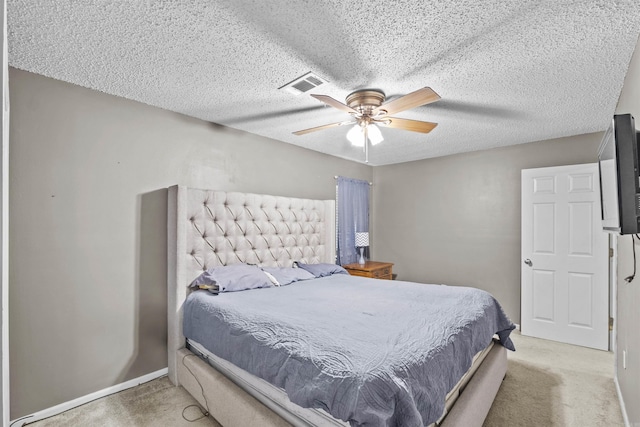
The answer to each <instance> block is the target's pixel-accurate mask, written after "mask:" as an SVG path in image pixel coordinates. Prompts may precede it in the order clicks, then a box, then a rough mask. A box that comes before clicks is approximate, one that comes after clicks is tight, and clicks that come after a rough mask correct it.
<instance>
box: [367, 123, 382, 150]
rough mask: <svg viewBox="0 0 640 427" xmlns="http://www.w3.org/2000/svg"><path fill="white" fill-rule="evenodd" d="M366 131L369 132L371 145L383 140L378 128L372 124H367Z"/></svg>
mask: <svg viewBox="0 0 640 427" xmlns="http://www.w3.org/2000/svg"><path fill="white" fill-rule="evenodd" d="M367 133H368V134H369V141H371V145H377V144H380V143H381V142H382V141H384V138H383V137H382V132H380V128H379V127H378V126H376V125H374V124H370V125H369V126H367Z"/></svg>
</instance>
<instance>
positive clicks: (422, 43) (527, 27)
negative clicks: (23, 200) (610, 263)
mask: <svg viewBox="0 0 640 427" xmlns="http://www.w3.org/2000/svg"><path fill="white" fill-rule="evenodd" d="M7 3H8V26H9V29H8V31H9V63H10V65H11V66H13V67H16V68H20V69H23V70H27V71H31V72H34V73H38V74H42V75H45V76H49V77H53V78H56V79H60V80H64V81H67V82H71V83H75V84H78V85H81V86H85V87H88V88H92V89H96V90H99V91H103V92H106V93H109V94H113V95H118V96H122V97H125V98H128V99H133V100H137V101H141V102H144V103H146V104H150V105H154V106H158V107H161V108H165V109H167V110H172V111H177V112H180V113H184V114H187V115H190V116H194V117H198V118H201V119H204V120H207V121H211V122H215V123H219V124H223V125H227V126H230V127H234V128H237V129H241V130H244V131H248V132H252V133H255V134H258V135H263V136H266V137H269V138H273V139H277V140H280V141H284V142H287V143H291V144H295V145H299V146H302V147H305V148H309V149H312V150H316V151H320V152H324V153H327V154H331V155H334V156H338V157H342V158H347V159H352V160H356V161H359V162H363V161H364V154H363V152H362V149H358V148H355V147H351V146H350V145H349V143H348V141H347V140H346V139H345V134H346V132H347V129H345V128H344V127H342V128H340V127H338V128H333V129H329V130H324V131H320V132H316V133H311V134H307V135H303V136H295V135H292V132H293V131H296V130H300V129H304V128H309V127H314V126H319V125H323V124H326V123H332V122H338V121H342V120H347V119H348V118H349V116H348V115H347V114H345V113H342V112H340V111H338V110H335V109H332V108H330V107H323V106H322V105H323V104H321V103H320V102H319V101H317V100H315V99H314V98H312V97H310V96H309V94H308V93H307V94H302V95H299V96H294V95H292V94H290V93H288V92H286V91H283V90H278V88H279V87H281V86H283V85H284V84H286V83H288V82H290V81H291V80H293V79H294V78H296V77H298V76H300V75H302V74H304V73H306V72H308V71H313V72H314V73H316V74H318V75H319V76H321V77H323V78H325V79H327V80H328V81H329V83H328V84H326V85H323V86H320V87H319V88H317V89H316V90H314V91H312V92H310V93H321V94H326V95H329V96H332V97H334V98H336V99H338V100H340V101H342V102H344V98H345V97H346V95H348V94H349V93H351V92H352V91H354V90H356V89H361V88H378V89H381V90H383V91H384V92H385V93H386V94H387V98H388V99H391V98H392V97H397V96H400V95H404V94H407V93H409V92H412V91H414V90H416V89H419V88H421V87H424V86H429V87H431V88H433V89H434V90H435V91H436V92H437V93H438V94H440V96H441V97H442V99H441V100H440V101H438V102H436V103H433V104H430V105H426V106H423V107H418V108H415V109H413V110H408V111H405V112H402V113H398V114H397V116H398V117H402V118H409V119H416V120H425V121H431V122H437V123H439V125H438V127H437V128H436V129H435V130H433V131H432V132H431V133H430V134H426V135H425V134H420V133H414V132H408V131H403V130H398V129H388V128H384V129H382V133H383V135H384V137H385V141H384V142H383V143H381V144H380V145H377V146H375V147H373V148H372V150H371V152H370V163H371V164H372V165H383V164H391V163H399V162H405V161H410V160H417V159H423V158H429V157H436V156H442V155H447V154H452V153H458V152H465V151H472V150H481V149H487V148H493V147H499V146H505V145H512V144H519V143H524V142H531V141H538V140H544V139H550V138H556V137H561V136H568V135H576V134H582V133H589V132H595V131H601V130H604V129H605V128H606V127H607V126H608V124H609V121H610V119H611V116H612V115H613V112H614V109H615V105H616V103H617V100H618V96H619V94H620V89H621V87H622V83H623V80H624V76H625V73H626V70H627V67H628V65H629V61H630V58H631V54H632V53H633V49H634V47H635V44H636V41H637V39H638V34H639V32H640V7H639V6H640V5H638V4H637V1H632V0H629V1H623V0H619V1H614V0H598V1H591V0H582V1H561V0H552V1H527V0H522V1H511V2H505V1H503V0H489V1H477V0H448V1H419V0H415V1H380V2H350V1H338V0H325V1H320V0H311V1H308V0H305V1H285V0H274V1H239V0H228V1H225V0H190V1H187V0H183V1H169V0H166V1H160V0H133V1H125V0H110V1H108V0H92V1H89V0H82V1H80V0H76V1H72V0H65V1H61V0H48V1H44V0H39V1H37V2H34V1H33V0H8V2H7Z"/></svg>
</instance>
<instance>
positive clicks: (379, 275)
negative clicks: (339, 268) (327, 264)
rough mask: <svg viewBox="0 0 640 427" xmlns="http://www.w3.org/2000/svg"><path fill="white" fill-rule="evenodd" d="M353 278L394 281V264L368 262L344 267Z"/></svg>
mask: <svg viewBox="0 0 640 427" xmlns="http://www.w3.org/2000/svg"><path fill="white" fill-rule="evenodd" d="M343 267H344V269H345V270H347V272H348V273H349V274H351V275H352V276H360V277H371V278H374V279H384V280H392V279H393V264H392V263H390V262H377V261H367V262H365V263H364V264H357V263H354V264H347V265H343Z"/></svg>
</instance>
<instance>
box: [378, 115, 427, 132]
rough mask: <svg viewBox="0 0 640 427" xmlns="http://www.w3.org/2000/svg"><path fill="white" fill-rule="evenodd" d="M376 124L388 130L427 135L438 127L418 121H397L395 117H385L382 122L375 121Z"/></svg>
mask: <svg viewBox="0 0 640 427" xmlns="http://www.w3.org/2000/svg"><path fill="white" fill-rule="evenodd" d="M375 122H376V124H379V125H381V126H386V127H388V128H395V129H404V130H410V131H412V132H420V133H429V132H431V131H432V130H433V128H435V127H436V126H438V124H437V123H431V122H421V121H419V120H409V119H399V118H397V117H385V118H384V120H376V121H375Z"/></svg>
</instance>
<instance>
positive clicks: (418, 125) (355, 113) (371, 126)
mask: <svg viewBox="0 0 640 427" xmlns="http://www.w3.org/2000/svg"><path fill="white" fill-rule="evenodd" d="M311 96H313V97H314V98H316V99H317V100H319V101H321V102H323V103H325V104H326V105H329V106H330V107H333V108H336V109H338V110H340V111H343V112H345V113H348V114H350V115H351V117H352V118H353V120H351V121H345V122H338V123H330V124H327V125H322V126H317V127H314V128H309V129H303V130H299V131H296V132H293V133H294V135H304V134H307V133H311V132H315V131H319V130H323V129H329V128H332V127H336V126H343V125H346V124H355V126H354V127H353V128H351V129H350V130H349V132H347V139H348V140H349V141H350V142H351V143H352V144H353V145H354V146H356V147H364V152H365V162H366V163H369V144H371V145H377V144H379V143H380V142H382V141H383V140H384V138H383V137H382V133H381V132H380V129H379V128H378V126H376V125H380V126H386V127H390V128H395V129H403V130H408V131H412V132H420V133H429V132H431V131H432V130H433V128H435V127H436V126H437V125H438V124H437V123H431V122H423V121H419V120H410V119H400V118H397V117H389V115H390V114H395V113H399V112H401V111H405V110H408V109H410V108H415V107H419V106H421V105H426V104H430V103H432V102H435V101H437V100H439V99H440V96H439V95H438V94H437V93H436V92H435V91H434V90H433V89H431V88H429V87H424V88H422V89H418V90H416V91H415V92H411V93H410V94H408V95H405V96H402V97H400V98H397V99H394V100H393V101H390V102H388V103H386V104H385V103H384V101H385V99H386V96H385V94H384V92H382V91H381V90H377V89H364V90H358V91H355V92H353V93H351V94H349V95H348V96H347V98H346V104H343V103H342V102H340V101H337V100H335V99H333V98H331V97H330V96H327V95H314V94H312V95H311Z"/></svg>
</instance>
